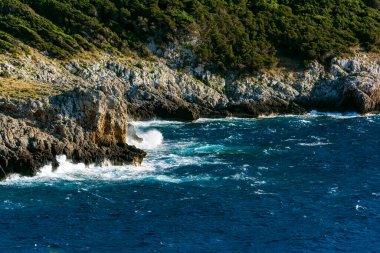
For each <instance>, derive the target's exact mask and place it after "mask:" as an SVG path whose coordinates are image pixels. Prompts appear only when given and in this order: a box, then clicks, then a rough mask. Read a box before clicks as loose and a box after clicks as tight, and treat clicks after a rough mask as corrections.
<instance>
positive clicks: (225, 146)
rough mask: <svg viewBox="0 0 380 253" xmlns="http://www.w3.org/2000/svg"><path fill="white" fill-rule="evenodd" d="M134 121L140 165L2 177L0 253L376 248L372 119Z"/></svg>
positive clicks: (378, 164) (378, 160)
mask: <svg viewBox="0 0 380 253" xmlns="http://www.w3.org/2000/svg"><path fill="white" fill-rule="evenodd" d="M134 125H135V126H136V128H137V131H138V133H139V134H140V135H141V136H142V137H143V138H144V141H143V142H142V143H134V144H136V145H138V146H140V147H141V148H143V149H145V150H146V151H147V152H148V154H149V155H148V157H147V158H146V159H145V161H144V162H143V164H142V166H141V167H133V166H110V165H109V164H107V162H106V163H105V164H104V165H103V166H90V167H87V168H86V167H85V166H84V165H81V164H79V165H73V164H71V163H70V161H67V160H66V159H65V157H64V156H61V157H59V160H60V161H61V166H60V167H59V168H58V170H56V171H54V172H52V170H51V166H46V167H44V168H42V170H41V172H40V173H39V174H38V176H37V177H34V178H25V177H20V176H12V177H11V178H9V179H8V180H6V181H3V182H0V189H1V190H0V217H1V219H0V252H69V253H72V252H244V253H245V252H380V116H376V115H366V116H359V115H355V114H345V115H344V114H343V115H342V114H328V113H318V112H312V113H310V114H308V115H304V116H278V117H264V118H258V119H235V118H231V119H200V120H197V121H195V122H192V123H182V122H173V121H150V122H135V123H134ZM128 142H129V143H132V144H133V141H131V140H128Z"/></svg>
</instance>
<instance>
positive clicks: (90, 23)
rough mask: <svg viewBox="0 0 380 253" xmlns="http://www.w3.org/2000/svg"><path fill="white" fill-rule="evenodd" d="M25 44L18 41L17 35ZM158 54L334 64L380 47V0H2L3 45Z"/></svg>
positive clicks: (69, 52) (244, 63)
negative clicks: (177, 51) (178, 51)
mask: <svg viewBox="0 0 380 253" xmlns="http://www.w3.org/2000/svg"><path fill="white" fill-rule="evenodd" d="M20 41H21V42H23V43H19V42H20ZM148 42H154V46H155V49H156V50H155V53H156V54H158V55H159V56H160V54H163V52H165V50H166V48H168V47H169V46H170V45H173V44H176V45H177V44H179V45H180V46H181V48H182V49H186V50H188V51H189V50H190V52H192V55H195V56H196V57H189V58H188V59H187V61H185V63H184V64H186V65H192V66H196V65H199V64H203V65H206V66H207V68H208V69H210V70H215V71H224V72H225V71H239V72H242V71H248V72H252V71H257V70H260V69H263V68H270V67H272V66H275V65H276V63H277V62H278V59H279V57H291V58H292V59H295V60H299V61H300V62H310V61H311V60H318V61H320V62H322V63H328V62H329V61H330V60H331V58H332V57H334V56H342V55H348V54H350V52H351V49H352V48H354V47H356V48H358V47H360V48H363V49H365V50H367V51H378V50H379V49H380V1H379V0H319V1H317V0H301V1H300V0H257V1H252V0H150V1H149V0H143V1H140V0H81V1H77V0H2V1H1V2H0V51H1V52H3V53H4V52H14V51H19V50H24V51H27V50H28V48H27V47H25V46H23V44H27V45H29V46H31V47H33V48H35V49H37V50H39V51H40V52H43V53H44V54H45V55H47V56H49V57H50V58H59V59H68V58H70V57H72V56H73V55H75V54H77V53H79V52H83V51H93V50H102V51H106V52H108V53H115V54H118V53H121V54H123V55H128V54H131V53H136V52H137V53H138V54H140V55H141V56H142V57H147V56H149V54H151V52H150V51H149V50H148V49H147V44H148Z"/></svg>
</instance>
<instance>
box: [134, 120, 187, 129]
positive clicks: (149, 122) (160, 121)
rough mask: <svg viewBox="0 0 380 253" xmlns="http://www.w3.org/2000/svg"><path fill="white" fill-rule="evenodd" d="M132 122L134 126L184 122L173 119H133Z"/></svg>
mask: <svg viewBox="0 0 380 253" xmlns="http://www.w3.org/2000/svg"><path fill="white" fill-rule="evenodd" d="M132 124H133V125H134V126H135V127H150V126H166V125H183V124H186V123H185V122H182V121H174V120H156V119H155V120H149V121H134V122H132Z"/></svg>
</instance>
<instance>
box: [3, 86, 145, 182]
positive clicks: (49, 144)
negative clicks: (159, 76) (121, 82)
mask: <svg viewBox="0 0 380 253" xmlns="http://www.w3.org/2000/svg"><path fill="white" fill-rule="evenodd" d="M0 112H1V113H0V169H1V171H0V178H1V177H5V176H6V175H8V174H10V173H19V174H22V175H27V176H33V175H34V174H35V173H36V172H37V171H38V169H39V168H41V167H42V166H43V165H46V164H47V163H49V162H52V164H53V168H54V167H56V166H57V165H58V164H57V160H56V158H55V157H56V156H57V155H60V154H65V155H66V156H67V158H69V159H71V160H72V161H74V162H84V163H86V164H90V163H101V162H103V161H104V160H105V159H107V160H109V161H111V162H112V163H114V164H124V163H129V164H135V165H139V164H140V163H141V161H142V159H143V158H144V157H145V155H146V153H145V152H144V151H142V150H139V149H137V148H135V147H132V146H128V145H127V144H126V143H125V141H126V138H127V130H128V123H127V122H128V121H127V120H128V116H127V108H126V103H125V101H124V100H120V97H116V96H114V95H112V94H107V93H105V92H104V91H101V90H94V89H80V88H75V89H73V90H72V91H69V92H66V93H63V94H60V95H58V96H53V97H50V98H46V99H36V100H29V101H12V100H7V99H2V101H1V102H0Z"/></svg>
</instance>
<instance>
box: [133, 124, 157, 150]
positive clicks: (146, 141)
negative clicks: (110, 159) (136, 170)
mask: <svg viewBox="0 0 380 253" xmlns="http://www.w3.org/2000/svg"><path fill="white" fill-rule="evenodd" d="M136 133H137V135H138V136H139V137H140V138H141V139H142V141H139V140H135V139H129V138H128V137H127V144H129V145H131V146H136V147H137V148H141V149H145V150H149V149H156V148H157V147H158V146H160V145H161V144H162V143H163V141H164V137H163V135H162V133H161V132H160V131H158V130H156V129H153V130H149V131H147V132H142V131H141V130H139V129H137V132H136Z"/></svg>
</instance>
